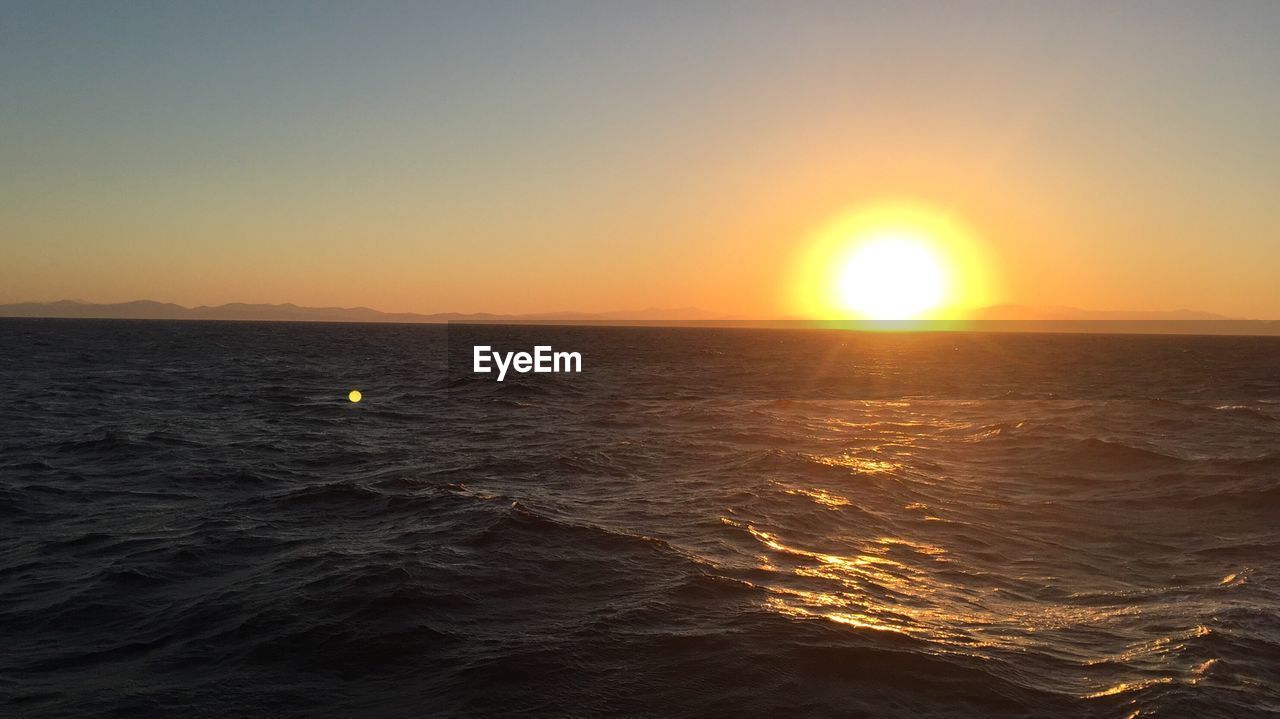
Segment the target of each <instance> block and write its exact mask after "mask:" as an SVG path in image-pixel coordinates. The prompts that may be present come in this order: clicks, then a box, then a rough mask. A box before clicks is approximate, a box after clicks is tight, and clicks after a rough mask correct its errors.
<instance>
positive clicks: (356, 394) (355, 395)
mask: <svg viewBox="0 0 1280 719" xmlns="http://www.w3.org/2000/svg"><path fill="white" fill-rule="evenodd" d="M363 396H364V395H362V394H360V390H358V389H353V390H351V394H349V395H347V399H349V400H351V401H352V402H359V401H360V398H361V397H363Z"/></svg>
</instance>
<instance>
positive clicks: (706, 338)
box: [0, 320, 1280, 717]
mask: <svg viewBox="0 0 1280 719" xmlns="http://www.w3.org/2000/svg"><path fill="white" fill-rule="evenodd" d="M545 331H548V332H550V331H553V330H550V329H547V330H545ZM578 331H582V330H578ZM599 332H600V334H598V335H596V336H595V339H593V340H592V342H595V343H598V344H599V345H601V346H603V345H608V344H610V343H614V344H616V343H618V342H622V343H624V344H625V345H626V346H629V347H633V348H635V347H639V348H643V349H644V352H645V353H647V354H643V355H637V357H636V358H635V359H634V360H633V361H634V362H635V363H636V364H635V366H634V367H632V368H629V369H628V371H626V372H624V373H621V375H619V374H618V367H617V366H616V365H614V366H613V371H614V374H612V375H609V378H610V379H609V382H613V383H616V382H617V381H618V377H619V376H625V377H626V378H627V381H628V382H629V383H630V384H631V386H630V387H628V388H627V391H626V392H620V391H618V390H617V387H616V384H614V385H611V387H612V391H607V390H609V389H610V388H609V387H603V386H600V385H599V384H597V385H592V382H593V381H595V382H600V381H601V380H599V379H598V378H597V379H594V380H593V379H592V377H593V375H591V374H590V364H588V372H586V373H584V376H583V378H579V379H580V381H579V382H578V383H577V384H573V385H572V386H569V385H565V386H561V385H557V384H547V385H539V384H538V381H539V380H543V379H546V380H551V379H559V378H550V377H542V378H537V379H533V378H529V381H527V382H516V383H513V384H511V385H505V384H504V385H502V386H499V385H496V384H494V383H485V384H481V383H477V382H473V381H463V380H459V379H458V378H451V377H450V376H449V375H448V374H447V373H446V371H445V367H444V357H445V337H446V335H445V330H444V329H443V328H440V327H422V326H416V327H415V326H352V325H290V324H236V323H226V324H218V323H161V322H156V323H143V322H97V321H39V320H3V321H0V386H2V387H3V388H4V390H5V391H4V403H3V405H0V538H2V539H3V544H2V545H0V714H7V715H12V716H86V715H123V716H143V715H155V714H163V715H171V714H192V715H197V716H211V715H218V716H294V715H297V716H302V715H325V716H349V715H372V716H431V715H472V716H479V715H510V714H528V715H546V716H593V715H627V716H689V717H693V716H778V715H783V714H787V715H795V716H901V717H915V716H942V717H952V716H1106V717H1112V716H1114V717H1139V716H1140V717H1148V716H1155V717H1160V716H1166V717H1167V716H1178V717H1215V716H1273V715H1280V582H1278V580H1277V573H1278V572H1280V369H1278V367H1280V342H1278V341H1277V340H1275V339H1264V338H1259V339H1242V338H1168V337H1145V338H1134V337H1129V338H1098V337H1065V338H1064V337H1057V338H1053V337H1042V338H1040V339H1036V338H1034V337H1032V338H1028V337H1018V338H1013V337H1005V338H999V337H983V338H979V340H974V341H980V343H981V345H982V346H984V347H987V348H989V350H990V351H988V352H986V353H984V354H982V355H981V357H982V359H981V362H982V364H983V366H982V367H979V366H977V362H978V360H977V359H975V357H976V356H975V355H972V354H970V353H968V352H967V351H962V350H965V348H967V347H971V346H975V345H971V344H969V345H966V344H963V343H964V342H966V341H971V340H972V338H970V340H962V339H951V338H948V339H938V340H930V339H928V338H927V337H925V338H904V337H903V336H883V337H879V338H877V337H875V336H870V337H861V338H859V339H858V340H857V341H856V342H855V343H854V344H852V345H850V344H848V343H847V342H846V343H844V344H842V345H841V346H842V347H844V349H843V350H841V351H840V352H836V353H835V354H834V355H831V353H828V354H827V355H824V356H834V359H832V360H831V361H832V362H834V363H835V364H836V365H842V364H843V363H847V362H850V361H855V360H857V361H860V362H861V365H859V367H860V369H859V375H860V376H865V375H867V374H868V373H875V372H879V373H880V374H879V375H878V376H897V377H908V378H910V377H911V376H912V375H913V373H914V374H915V375H919V374H921V373H923V372H925V371H926V370H925V369H923V367H925V365H922V364H920V362H923V361H924V360H922V359H921V358H932V359H929V360H928V361H929V362H932V363H933V364H934V365H937V362H936V360H937V357H938V353H939V352H942V351H944V349H947V348H950V351H953V352H955V353H956V354H955V355H954V356H955V357H956V358H958V359H953V360H949V361H948V363H947V366H948V367H952V369H954V365H955V364H956V363H960V366H961V369H963V363H964V362H966V361H968V362H970V364H971V366H970V367H969V370H970V376H982V373H983V372H989V371H990V365H991V363H992V362H995V361H997V360H998V361H999V362H1001V363H1003V364H1000V367H1002V368H1003V373H1002V374H1001V375H1000V383H999V386H998V387H997V386H994V385H993V386H988V385H987V384H986V380H984V381H983V382H980V383H977V384H974V385H973V386H971V387H969V388H968V394H969V396H968V397H967V398H961V399H957V398H956V396H958V394H959V393H957V392H955V391H951V392H950V393H949V394H948V393H945V392H942V393H938V394H937V395H936V396H935V397H933V398H930V397H929V396H928V395H926V396H917V397H913V398H912V399H910V400H897V401H895V400H888V399H882V400H876V401H856V400H846V399H839V400H836V399H830V400H823V399H814V398H813V397H814V392H813V391H812V383H810V384H806V385H805V387H806V388H807V389H806V390H805V391H804V392H803V393H802V392H799V391H794V392H793V391H791V390H795V389H796V388H795V387H790V388H788V387H787V386H784V385H785V382H784V383H783V385H777V384H775V385H769V384H768V383H770V382H777V381H778V379H777V378H778V377H797V376H798V375H797V374H796V373H795V372H794V371H792V370H791V369H789V367H791V365H789V364H788V361H787V357H788V352H790V351H792V350H789V349H788V348H789V347H791V348H796V349H794V351H795V352H809V351H810V350H812V348H813V346H814V344H813V343H818V344H822V343H827V345H830V344H831V342H843V341H841V340H838V338H837V339H831V338H830V337H828V338H826V339H824V338H823V336H822V335H820V334H812V335H795V334H793V335H791V337H793V339H790V340H778V339H777V336H776V335H774V334H768V335H762V334H759V333H749V332H748V333H737V334H735V333H731V332H730V333H725V332H720V333H717V334H713V333H710V332H709V331H706V332H702V331H690V330H684V331H683V332H684V334H679V335H675V334H662V332H661V331H657V330H654V331H649V333H648V334H644V333H641V334H635V333H637V332H641V331H640V330H611V331H605V330H600V331H599ZM608 332H612V334H608ZM762 337H765V338H766V339H763V340H762V339H761V338H762ZM762 342H766V343H767V344H768V346H769V347H770V348H771V349H769V350H768V353H767V354H768V356H769V357H773V358H774V359H775V361H774V362H773V363H772V364H770V362H766V361H764V360H762V359H759V358H757V359H755V360H752V362H753V363H754V364H752V362H748V363H746V364H744V363H742V362H739V361H736V360H734V359H733V358H735V357H741V356H743V353H744V352H749V351H753V348H755V349H757V350H758V348H759V347H760V346H761V343H762ZM947 342H951V343H952V344H951V345H948V346H947V347H944V344H945V343H947ZM957 343H958V344H957ZM556 344H563V343H561V342H557V343H556ZM694 348H698V351H699V352H703V354H702V355H700V356H703V357H705V358H709V359H706V360H705V361H702V362H700V363H689V364H688V365H687V367H686V372H685V374H683V375H681V376H680V377H679V378H678V379H679V381H680V382H682V383H685V384H686V385H689V386H715V387H718V388H719V389H720V390H723V389H724V388H725V387H727V386H735V385H736V386H738V387H741V388H748V387H755V386H761V385H762V384H763V385H766V386H771V387H773V388H774V389H775V390H776V394H775V395H774V396H773V397H772V398H768V397H751V398H747V397H746V395H747V394H748V393H745V392H744V394H743V396H732V393H729V392H722V393H721V394H720V395H716V396H712V397H711V398H704V399H699V400H676V399H663V398H661V395H662V391H652V392H645V391H644V390H645V389H646V388H649V389H653V388H654V387H658V386H660V385H661V386H665V385H662V383H663V382H664V380H663V373H662V372H657V371H655V370H654V367H655V366H656V365H655V364H654V362H657V361H658V359H655V358H659V359H660V356H669V359H668V360H667V361H668V362H669V364H670V366H672V367H676V368H679V367H680V366H682V365H681V361H680V360H679V357H682V356H688V353H690V352H692V351H694ZM957 348H958V349H957ZM1045 348H1051V349H1052V351H1046V349H1045ZM664 353H668V354H667V355H664ZM617 356H619V357H623V356H626V353H618V355H617ZM671 358H674V359H671ZM715 358H721V359H715ZM858 358H861V359H860V360H859V359H858ZM869 358H870V359H869ZM913 363H915V364H913ZM792 364H794V363H792ZM688 367H693V368H694V369H688ZM698 367H701V368H702V369H696V368H698ZM1109 367H1110V368H1114V371H1113V372H1110V373H1109V371H1108V369H1107V368H1109ZM1135 367H1136V368H1140V369H1141V371H1139V372H1135V371H1134V368H1135ZM1082 368H1086V369H1087V371H1085V369H1082ZM937 371H939V372H941V371H943V370H941V369H939V370H937ZM697 372H714V377H713V376H711V375H709V374H708V375H707V376H705V377H703V378H702V379H701V380H700V379H699V378H698V376H697V375H696V373H697ZM1046 373H1048V376H1051V381H1049V382H1048V384H1050V385H1052V391H1048V392H1042V393H1041V392H1038V393H1032V394H1030V395H1028V396H1037V397H1038V396H1044V397H1049V398H1047V399H1015V400H1010V399H1007V397H1010V396H1017V394H1016V393H1014V394H1010V393H1009V389H1010V386H1009V385H1010V383H1012V384H1013V386H1014V387H1015V388H1016V386H1017V385H1018V383H1019V382H1026V383H1030V382H1032V380H1033V378H1037V377H1038V378H1041V380H1040V381H1041V384H1042V385H1043V384H1044V379H1043V378H1044V377H1046V376H1047V375H1046ZM1135 377H1136V378H1138V379H1135ZM1020 378H1021V379H1020ZM675 379H676V378H674V377H672V379H671V381H675ZM800 379H801V380H802V379H803V377H801V378H800ZM918 379H919V377H916V380H918ZM753 380H754V381H753ZM796 381H800V380H796ZM913 381H915V380H913ZM655 383H656V384H655ZM717 383H719V384H717ZM916 384H917V385H918V384H919V383H918V382H917V383H916ZM948 386H950V385H948ZM355 387H358V388H359V389H361V390H362V391H363V392H364V394H365V400H364V401H363V402H361V403H360V404H358V405H357V404H352V403H350V402H348V401H347V400H346V398H345V397H346V393H347V391H348V390H349V389H351V388H355ZM1073 388H1075V389H1077V390H1078V391H1077V392H1074V393H1073V391H1072V390H1073ZM1086 388H1087V389H1086ZM835 389H836V388H833V392H834V391H835ZM1045 389H1046V387H1045V386H1040V387H1039V390H1045ZM664 391H665V390H664ZM988 393H990V397H991V398H985V397H987V394H988ZM913 394H914V393H913ZM646 395H653V396H656V397H658V398H646V399H641V398H639V397H643V396H646ZM800 396H803V399H797V398H796V397H800ZM832 396H838V393H836V394H833V395H832ZM1103 396H1110V397H1124V399H1098V397H1103ZM939 397H942V398H943V399H939ZM1170 397H1172V398H1174V399H1170ZM999 398H1005V399H999ZM1223 398H1229V399H1223Z"/></svg>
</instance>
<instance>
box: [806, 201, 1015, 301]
mask: <svg viewBox="0 0 1280 719" xmlns="http://www.w3.org/2000/svg"><path fill="white" fill-rule="evenodd" d="M990 265H991V263H990V261H989V260H988V259H987V257H986V256H985V255H983V254H982V253H981V251H980V247H979V244H978V242H977V240H976V236H975V234H974V233H973V232H972V231H971V230H969V229H968V227H967V226H966V225H965V224H963V223H962V222H960V221H959V220H958V219H956V218H955V217H953V216H951V215H949V214H947V213H944V212H941V211H939V210H936V209H934V208H932V207H929V206H927V205H923V204H920V203H915V202H881V203H876V204H870V205H866V206H863V207H860V208H858V209H855V210H853V211H851V212H848V213H845V214H843V215H841V216H839V217H837V218H836V219H835V220H833V221H832V222H829V223H827V224H826V225H824V226H823V227H822V229H821V230H820V231H819V232H817V233H816V234H815V236H814V237H813V239H812V240H811V241H810V242H809V243H808V245H807V246H806V248H805V252H804V253H803V254H802V255H801V257H800V261H799V262H798V263H797V269H796V271H795V273H794V278H793V279H792V280H791V281H790V283H789V284H790V287H791V290H790V292H791V294H792V306H793V307H794V308H795V310H796V311H798V312H799V313H800V314H801V315H802V316H805V317H808V318H812V319H832V320H839V319H856V320H924V319H928V320H933V319H957V318H960V317H963V316H964V314H965V313H966V312H967V311H968V309H971V308H974V307H979V306H982V305H983V304H985V303H987V302H989V301H990V274H991V273H990V272H989V268H990Z"/></svg>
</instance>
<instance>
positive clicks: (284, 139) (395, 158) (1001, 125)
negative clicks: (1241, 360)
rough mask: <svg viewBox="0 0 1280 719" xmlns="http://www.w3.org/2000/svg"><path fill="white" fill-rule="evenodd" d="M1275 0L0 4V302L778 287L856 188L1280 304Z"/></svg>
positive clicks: (1058, 289) (749, 308)
mask: <svg viewBox="0 0 1280 719" xmlns="http://www.w3.org/2000/svg"><path fill="white" fill-rule="evenodd" d="M1278 37H1280V3H1276V2H1256V3H1234V2H1229V3H1228V2H1224V3H1216V2H1197V3H1180V2H1172V1H1164V0H1162V1H1160V2H1126V3H1104V2H1055V3H1036V2H1008V3H991V2H978V1H976V0H974V1H966V2H945V3H944V2H931V3H910V2H892V3H890V2H884V3H879V2H871V3H854V2H845V3H821V2H798V3H782V2H772V1H770V2H696V3H684V4H682V3H656V2H639V1H637V2H629V3H614V2H600V1H592V2H581V3H578V2H549V1H547V2H510V3H499V2H456V3H445V4H426V3H391V2H382V3H371V4H367V5H366V4H357V3H348V2H342V3H336V2H335V3H320V2H314V3H310V2H309V3H288V2H203V3H179V2H155V3H144V2H132V3H106V2H87V3H83V4H79V3H70V4H69V3H58V2H44V1H42V2H8V1H6V2H3V3H0V168H2V171H0V203H3V204H2V205H0V206H2V208H3V209H2V210H0V302H17V301H26V300H54V299H63V298H81V299H85V300H89V301H100V302H114V301H124V300H131V299H138V298H149V299H156V300H164V301H173V302H179V303H183V304H188V305H195V304H218V303H223V302H229V301H247V302H295V303H298V304H306V305H367V306H372V307H376V308H379V309H384V310H393V311H394V310H402V311H421V312H432V311H495V312H537V311H555V310H566V309H575V310H584V311H602V310H614V309H636V308H643V307H651V306H661V307H678V306H699V307H703V308H706V309H708V310H712V311H717V312H728V313H733V314H738V315H744V316H772V315H775V314H777V313H778V312H780V311H784V310H785V308H784V307H782V306H781V305H780V302H781V299H780V298H782V297H783V296H784V295H785V294H786V288H785V287H783V285H784V284H785V283H786V282H787V281H788V279H789V278H788V277H787V273H786V272H785V271H783V268H785V267H787V266H789V265H790V264H791V263H793V262H794V258H795V257H796V255H797V253H798V252H800V251H801V250H802V247H803V246H804V244H805V243H806V242H807V239H806V238H808V237H810V236H811V235H812V234H813V233H814V232H815V231H816V230H817V229H818V228H820V227H821V226H822V225H823V224H824V223H826V222H828V221H829V220H830V219H831V218H832V217H834V216H837V215H839V214H840V213H842V212H845V211H847V210H848V209H849V208H855V207H858V206H861V205H863V204H865V203H868V202H874V201H876V200H878V199H881V198H886V197H897V198H902V197H905V198H912V199H914V200H916V201H918V202H923V203H926V204H929V205H932V206H936V207H938V208H941V209H943V210H945V211H947V212H950V213H953V214H954V215H956V216H958V217H961V218H963V219H964V220H965V221H966V222H967V224H968V225H969V226H970V227H971V228H972V229H973V230H974V231H975V232H976V233H977V234H978V235H979V236H980V237H981V239H982V242H983V244H984V245H985V247H986V250H987V252H988V254H989V256H990V257H992V258H993V262H994V265H995V268H994V270H993V271H994V273H995V274H996V275H998V277H999V278H1000V283H999V296H998V298H997V299H999V300H1003V301H1007V302H1015V303H1022V304H1030V305H1074V306H1078V307H1085V308H1093V309H1130V310H1158V309H1175V308H1183V307H1186V308H1193V309H1199V310H1207V311H1216V312H1222V313H1225V314H1229V315H1234V316H1247V317H1265V318H1277V317H1280V42H1277V38H1278Z"/></svg>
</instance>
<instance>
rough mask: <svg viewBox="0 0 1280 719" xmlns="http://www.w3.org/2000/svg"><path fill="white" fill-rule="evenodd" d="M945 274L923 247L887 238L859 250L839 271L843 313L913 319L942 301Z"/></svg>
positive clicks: (907, 238) (893, 236)
mask: <svg viewBox="0 0 1280 719" xmlns="http://www.w3.org/2000/svg"><path fill="white" fill-rule="evenodd" d="M945 283H946V273H945V272H944V271H943V268H942V265H941V263H940V262H939V260H938V258H937V257H936V256H935V255H934V253H933V252H931V251H930V250H929V248H928V246H927V245H926V244H924V243H923V242H921V241H919V240H918V239H916V238H913V237H911V236H910V235H905V234H901V233H898V234H885V235H882V236H879V237H873V238H871V239H869V240H868V241H866V242H865V244H862V245H860V246H858V248H857V249H855V250H854V251H853V254H851V255H850V256H849V259H848V260H847V261H846V263H845V265H844V267H842V268H841V269H840V275H839V277H838V279H837V284H838V288H839V292H840V301H841V303H842V304H843V306H844V309H847V310H851V311H853V312H856V313H857V314H858V315H859V316H861V317H865V318H867V319H873V320H905V319H914V318H916V317H919V316H920V315H921V314H923V313H925V312H927V311H929V310H932V309H935V308H937V306H938V305H939V304H940V303H941V302H942V297H943V292H944V289H945Z"/></svg>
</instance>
